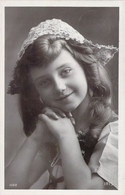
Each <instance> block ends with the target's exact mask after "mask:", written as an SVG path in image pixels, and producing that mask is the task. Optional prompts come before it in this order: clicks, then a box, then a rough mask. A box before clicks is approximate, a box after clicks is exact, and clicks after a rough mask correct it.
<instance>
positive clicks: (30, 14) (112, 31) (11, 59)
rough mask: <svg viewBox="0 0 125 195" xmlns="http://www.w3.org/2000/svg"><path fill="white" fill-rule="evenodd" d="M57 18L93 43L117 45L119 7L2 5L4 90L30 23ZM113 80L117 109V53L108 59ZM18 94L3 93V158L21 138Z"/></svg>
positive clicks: (16, 146) (116, 108) (11, 151)
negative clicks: (4, 96) (4, 94)
mask: <svg viewBox="0 0 125 195" xmlns="http://www.w3.org/2000/svg"><path fill="white" fill-rule="evenodd" d="M52 18H58V19H62V20H64V21H65V22H67V23H69V24H70V25H72V26H73V27H74V28H75V29H77V30H78V31H79V32H80V33H81V34H83V36H84V37H85V38H87V39H88V40H92V41H93V43H99V44H104V45H114V46H116V47H118V37H119V36H118V33H119V9H118V8H117V7H115V8H113V7H6V8H5V74H6V75H5V91H7V86H8V83H9V81H10V79H11V76H12V71H13V68H14V66H15V64H16V59H17V55H18V52H19V51H20V48H21V45H22V43H23V41H24V39H25V38H26V37H27V34H28V32H29V30H30V28H31V27H33V26H36V25H37V24H39V23H40V22H41V21H44V20H46V19H52ZM107 67H108V69H109V74H110V76H111V80H112V84H113V104H114V109H115V111H116V112H117V110H118V55H117V54H116V55H115V57H114V58H113V59H112V60H111V61H110V62H109V63H108V65H107ZM17 105H18V96H17V95H14V96H11V95H6V101H5V108H6V113H5V151H6V152H5V157H6V158H5V159H6V164H7V163H8V162H9V161H10V160H11V158H12V157H13V155H14V154H15V152H16V151H17V148H18V147H19V145H20V144H21V142H22V140H23V139H24V137H25V136H24V134H23V130H22V121H21V119H20V115H19V112H18V106H17Z"/></svg>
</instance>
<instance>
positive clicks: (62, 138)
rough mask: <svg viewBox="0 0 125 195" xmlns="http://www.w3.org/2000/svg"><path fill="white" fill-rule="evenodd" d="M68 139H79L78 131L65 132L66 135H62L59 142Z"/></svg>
mask: <svg viewBox="0 0 125 195" xmlns="http://www.w3.org/2000/svg"><path fill="white" fill-rule="evenodd" d="M66 140H70V141H74V140H77V135H76V133H74V134H65V135H61V136H60V137H59V139H58V142H59V143H62V142H63V141H66Z"/></svg>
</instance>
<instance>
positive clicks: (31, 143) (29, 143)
mask: <svg viewBox="0 0 125 195" xmlns="http://www.w3.org/2000/svg"><path fill="white" fill-rule="evenodd" d="M26 145H27V147H29V148H30V149H35V150H37V149H39V147H40V142H38V141H37V140H35V139H34V138H32V135H31V136H30V137H28V138H27V139H26Z"/></svg>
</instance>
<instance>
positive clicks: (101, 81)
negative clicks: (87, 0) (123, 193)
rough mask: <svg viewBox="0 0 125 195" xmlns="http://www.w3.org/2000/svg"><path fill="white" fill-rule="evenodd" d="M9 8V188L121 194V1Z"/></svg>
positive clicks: (6, 137) (6, 181)
mask: <svg viewBox="0 0 125 195" xmlns="http://www.w3.org/2000/svg"><path fill="white" fill-rule="evenodd" d="M4 14H5V130H4V131H5V132H4V153H5V155H4V157H5V160H4V168H5V169H4V189H5V190H10V189H11V190H12V189H13V190H17V189H18V190H22V189H26V190H33V189H41V190H110V191H111V190H115V192H116V191H117V190H119V185H118V180H119V179H118V169H119V166H118V165H119V164H118V160H119V159H118V152H119V148H118V143H119V139H118V132H119V126H118V118H119V117H118V116H119V104H118V102H119V94H118V91H119V85H118V83H119V7H117V6H114V7H113V6H110V7H106V6H103V7H102V6H98V7H96V6H95V7H94V6H91V7H89V6H88V7H87V6H80V7H77V6H61V7H60V6H49V7H48V6H33V7H30V6H22V7H21V6H6V7H5V10H4ZM93 192H94V191H93Z"/></svg>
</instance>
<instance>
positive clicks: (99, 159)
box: [31, 121, 118, 189]
mask: <svg viewBox="0 0 125 195" xmlns="http://www.w3.org/2000/svg"><path fill="white" fill-rule="evenodd" d="M88 166H89V167H90V169H91V171H92V173H97V174H98V175H99V176H100V177H101V178H103V179H104V189H113V187H115V188H116V189H118V121H114V122H110V123H109V124H107V125H106V126H105V127H104V128H103V130H102V132H101V134H100V136H99V139H98V141H97V144H96V145H95V148H94V151H93V153H92V155H91V157H90V160H89V163H88ZM52 175H53V176H54V177H55V178H62V176H63V171H62V167H61V165H58V164H57V165H55V166H54V168H53V170H52ZM48 180H49V173H48V171H46V173H45V174H44V175H43V176H41V178H40V179H39V181H37V182H36V183H35V184H34V185H33V186H32V187H31V188H32V189H34V188H35V189H36V188H37V189H43V188H44V186H45V185H46V184H47V183H48ZM41 184H42V185H41ZM48 189H53V188H51V187H49V188H48ZM54 189H66V186H65V183H64V181H62V180H61V179H60V180H59V182H58V183H57V185H56V187H55V188H54Z"/></svg>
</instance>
